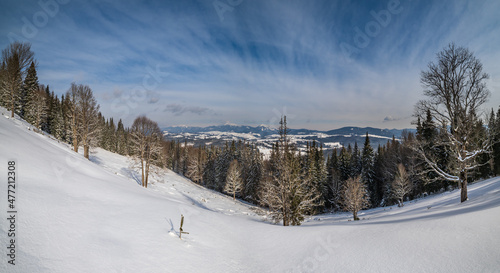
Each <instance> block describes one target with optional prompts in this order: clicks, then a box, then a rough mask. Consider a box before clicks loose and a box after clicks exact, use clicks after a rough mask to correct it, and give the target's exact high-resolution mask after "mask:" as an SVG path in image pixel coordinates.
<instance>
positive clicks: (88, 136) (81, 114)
mask: <svg viewBox="0 0 500 273" xmlns="http://www.w3.org/2000/svg"><path fill="white" fill-rule="evenodd" d="M76 109H77V119H78V130H77V132H78V138H79V139H80V141H81V144H82V145H83V156H84V157H85V158H87V159H88V158H89V149H90V146H94V145H96V141H97V138H98V136H99V129H100V127H99V119H98V114H99V105H98V104H97V100H96V99H95V97H94V94H93V92H92V89H90V87H89V86H88V85H81V84H80V85H78V88H77V93H76Z"/></svg>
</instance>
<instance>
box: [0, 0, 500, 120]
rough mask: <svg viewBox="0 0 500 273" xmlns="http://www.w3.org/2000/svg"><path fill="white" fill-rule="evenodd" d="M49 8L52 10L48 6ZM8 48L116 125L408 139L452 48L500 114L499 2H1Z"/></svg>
mask: <svg viewBox="0 0 500 273" xmlns="http://www.w3.org/2000/svg"><path fill="white" fill-rule="evenodd" d="M40 3H42V4H40ZM0 7H1V8H0V26H1V27H0V47H1V48H5V47H6V46H7V45H8V44H9V43H10V41H11V40H13V39H19V40H22V41H27V42H31V43H32V49H33V50H34V52H35V57H36V59H37V60H38V76H39V81H40V83H43V84H48V85H49V86H50V87H51V89H52V90H53V91H55V92H56V94H59V95H61V94H63V93H64V92H66V90H67V89H68V88H69V86H70V84H71V82H77V83H83V84H88V85H89V86H90V87H91V88H92V89H93V91H94V93H95V95H96V97H97V99H98V102H99V104H100V105H101V111H102V113H103V114H104V115H105V116H106V117H114V118H115V119H119V118H122V119H123V120H124V121H125V124H126V125H130V124H131V122H132V121H133V119H134V118H135V117H137V116H138V115H141V114H146V115H147V116H148V117H150V118H151V119H153V120H155V121H157V122H158V123H159V125H160V126H161V127H164V126H170V125H196V126H205V125H214V124H223V123H227V122H229V123H233V124H245V125H260V124H266V125H276V123H277V121H278V119H279V116H280V115H282V114H285V115H287V116H288V123H289V126H290V127H292V128H310V129H333V128H338V127H342V126H372V127H380V128H408V127H412V125H411V121H412V120H413V118H412V114H413V106H414V105H415V103H416V102H417V101H418V100H419V99H422V87H421V85H420V81H419V80H420V79H419V77H420V71H422V70H423V69H425V68H426V66H427V64H428V63H429V62H430V61H434V60H435V56H436V55H435V54H436V53H437V52H439V51H440V50H442V49H443V48H444V47H445V46H447V45H448V44H449V43H450V42H455V43H456V44H457V45H461V46H465V47H468V48H469V49H470V50H471V51H473V52H474V54H475V55H476V57H478V58H479V59H480V60H481V61H482V63H483V65H484V71H485V72H487V73H488V74H489V75H490V79H489V80H488V83H487V84H488V88H489V89H490V91H491V93H492V95H491V98H490V101H489V103H488V104H487V105H485V108H488V109H491V108H495V110H496V109H497V108H498V106H499V105H500V65H499V61H500V19H499V14H500V1H497V0H492V1H451V0H448V1H415V0H413V1H408V0H399V1H397V0H381V1H334V0H332V1H314V0H313V1H270V0H252V1H251V0H216V1H214V0H207V1H205V0H198V1H109V0H105V1H75V0H41V1H18V0H4V1H2V3H1V4H0Z"/></svg>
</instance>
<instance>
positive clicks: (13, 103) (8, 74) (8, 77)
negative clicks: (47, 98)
mask: <svg viewBox="0 0 500 273" xmlns="http://www.w3.org/2000/svg"><path fill="white" fill-rule="evenodd" d="M33 56H34V53H33V51H31V44H30V43H20V42H14V43H12V44H10V45H9V46H8V47H7V48H6V49H4V50H3V51H2V69H1V70H2V72H1V74H2V75H1V77H0V79H1V82H0V87H1V91H2V94H3V96H2V97H3V99H2V101H4V102H6V104H7V105H8V107H9V108H10V110H11V117H14V113H15V111H16V108H17V106H18V105H19V101H20V98H19V96H20V91H21V85H22V81H23V76H24V74H25V73H26V68H27V67H28V66H29V65H30V64H31V62H32V61H33Z"/></svg>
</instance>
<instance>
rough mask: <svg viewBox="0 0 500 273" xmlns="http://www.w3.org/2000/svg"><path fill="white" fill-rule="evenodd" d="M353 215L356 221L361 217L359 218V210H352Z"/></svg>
mask: <svg viewBox="0 0 500 273" xmlns="http://www.w3.org/2000/svg"><path fill="white" fill-rule="evenodd" d="M352 216H353V217H354V221H358V220H359V218H358V212H357V211H353V212H352Z"/></svg>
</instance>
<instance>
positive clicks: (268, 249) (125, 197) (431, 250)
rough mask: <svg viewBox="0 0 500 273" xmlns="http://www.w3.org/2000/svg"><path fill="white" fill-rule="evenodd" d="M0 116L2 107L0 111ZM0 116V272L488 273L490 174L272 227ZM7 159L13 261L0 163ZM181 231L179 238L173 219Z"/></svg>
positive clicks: (493, 265) (499, 186)
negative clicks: (464, 195)
mask: <svg viewBox="0 0 500 273" xmlns="http://www.w3.org/2000/svg"><path fill="white" fill-rule="evenodd" d="M0 110H1V109H0ZM27 127H28V125H26V124H25V123H23V122H22V121H19V120H16V119H10V118H6V117H5V116H0V181H2V182H1V184H0V196H2V197H1V199H0V201H1V202H0V219H1V220H0V223H1V229H0V246H1V249H2V251H1V252H0V256H1V258H0V272H497V271H498V269H499V268H500V259H499V257H500V247H499V245H500V237H499V236H498V235H499V234H500V179H499V178H495V179H490V180H487V181H483V182H480V183H476V184H474V185H471V186H470V193H469V195H470V200H469V201H467V202H466V203H464V204H460V203H459V202H458V200H459V192H458V191H454V192H447V193H443V194H440V195H436V196H432V197H428V198H426V199H421V200H418V201H416V202H412V203H408V204H406V205H405V207H403V208H397V207H391V208H378V209H374V210H369V211H364V212H362V213H361V214H360V217H361V218H363V220H361V221H358V222H351V221H348V219H350V217H351V216H350V215H349V214H347V213H341V214H331V215H330V214H329V215H320V216H315V217H313V218H310V219H308V220H307V221H306V222H305V223H304V224H303V225H302V226H299V227H282V226H279V225H272V224H270V223H268V222H265V221H262V219H261V218H260V217H259V216H257V215H255V214H254V212H253V210H252V209H251V206H248V205H245V204H241V203H239V202H234V201H232V200H231V199H230V198H227V197H225V196H223V195H221V194H218V193H214V192H211V191H208V190H206V189H203V188H201V187H199V186H197V185H195V184H193V183H191V182H189V181H187V180H185V179H184V178H182V177H179V176H177V175H176V174H174V173H171V172H167V173H166V174H164V176H163V182H161V181H158V182H156V183H154V184H153V185H151V187H150V188H148V189H144V188H142V187H140V186H139V185H138V184H137V182H136V181H135V180H134V178H133V172H131V171H130V170H129V169H128V165H129V162H128V159H127V158H126V157H121V156H118V155H115V154H111V153H109V152H106V151H103V150H99V149H97V150H96V151H94V153H93V154H92V160H91V161H88V160H85V159H84V158H83V157H82V156H81V155H79V154H76V153H74V152H72V151H71V149H70V147H68V146H67V145H65V144H62V143H57V141H54V140H51V139H50V138H49V137H48V136H43V135H40V134H37V133H35V132H33V131H30V130H28V129H27ZM8 160H15V161H16V166H17V171H16V172H17V182H16V183H17V187H16V194H15V195H16V201H15V204H16V209H17V215H16V223H15V225H16V226H15V229H16V236H15V239H16V246H15V247H16V248H15V249H16V257H15V258H16V260H15V263H16V265H15V266H13V265H10V264H8V263H7V261H8V260H9V259H10V258H9V257H8V256H7V255H6V254H7V251H9V250H8V249H7V247H8V246H9V243H10V242H9V243H8V240H10V238H9V237H8V233H9V231H8V230H9V225H10V224H9V223H8V222H7V218H8V217H9V215H8V213H7V211H8V210H10V209H8V207H7V205H8V203H7V201H6V199H5V197H6V196H7V182H6V181H7V166H8V165H7V164H8V163H7V162H8ZM181 214H184V216H185V223H184V230H185V231H187V232H189V234H186V235H183V237H182V238H183V239H182V240H180V239H179V238H178V237H177V234H178V232H179V223H180V216H181Z"/></svg>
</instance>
